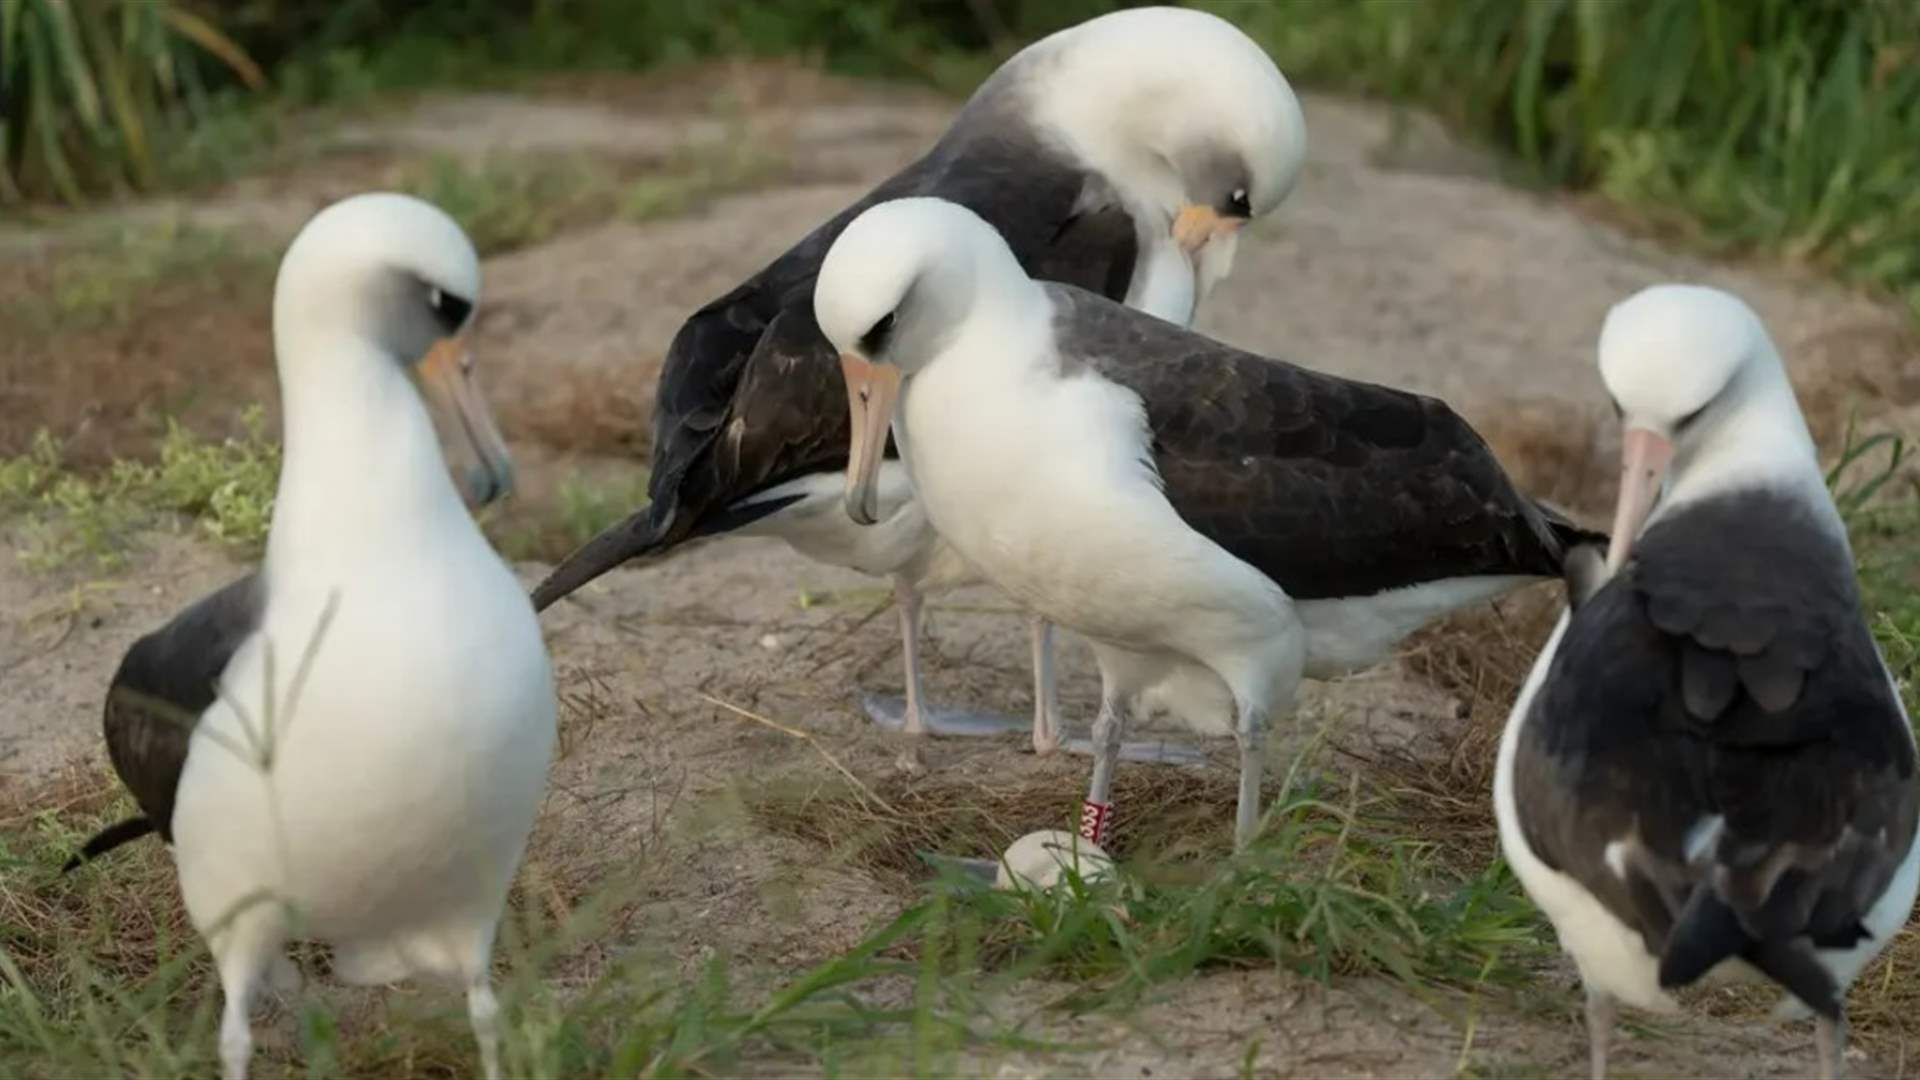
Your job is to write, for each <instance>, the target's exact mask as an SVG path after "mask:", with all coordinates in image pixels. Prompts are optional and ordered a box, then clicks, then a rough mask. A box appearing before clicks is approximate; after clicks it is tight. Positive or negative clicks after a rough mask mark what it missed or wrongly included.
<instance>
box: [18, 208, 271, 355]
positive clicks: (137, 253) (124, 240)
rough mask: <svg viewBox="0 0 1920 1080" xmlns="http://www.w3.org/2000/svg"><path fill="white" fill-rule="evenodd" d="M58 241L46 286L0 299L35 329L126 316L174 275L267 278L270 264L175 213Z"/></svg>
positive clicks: (82, 326) (85, 325)
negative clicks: (21, 296) (25, 295)
mask: <svg viewBox="0 0 1920 1080" xmlns="http://www.w3.org/2000/svg"><path fill="white" fill-rule="evenodd" d="M57 242H58V243H60V244H61V245H62V247H61V250H60V253H59V256H58V257H57V258H56V259H55V260H54V262H53V266H52V270H51V275H50V279H49V281H48V286H49V287H48V289H47V290H46V291H44V292H40V293H36V294H35V295H33V296H31V297H29V298H24V299H14V298H8V299H6V300H0V314H4V315H5V316H6V319H7V322H8V323H9V324H11V325H12V326H14V327H18V328H20V329H24V330H27V331H31V332H33V333H35V334H36V335H39V336H51V335H54V334H60V333H71V332H74V331H79V330H87V329H93V328H97V327H100V326H103V325H107V324H112V323H119V322H124V321H125V320H127V319H128V318H129V317H130V316H131V314H132V313H134V312H135V311H137V310H139V305H140V304H141V302H142V301H143V299H145V298H146V297H148V296H149V295H151V294H152V293H153V292H154V291H155V290H157V289H161V288H163V287H165V286H166V285H168V284H169V283H171V282H175V281H181V280H198V279H203V278H207V277H215V278H217V279H218V280H222V281H226V280H230V279H236V278H239V277H241V276H243V275H246V276H255V277H261V278H264V277H265V276H266V275H268V274H269V273H270V271H271V267H272V262H271V258H270V256H269V255H268V253H267V252H266V251H264V250H262V249H260V248H257V247H255V246H253V245H251V244H249V243H247V242H246V241H245V240H243V239H242V238H241V237H240V236H239V235H238V234H236V233H233V232H230V231H228V230H225V229H215V228H206V227H202V226H199V225H195V224H192V223H190V222H187V221H184V220H181V219H179V218H168V219H165V220H161V221H158V222H152V223H142V224H137V225H124V226H114V227H104V228H95V229H92V230H89V231H87V232H84V233H81V234H80V235H78V236H75V237H72V238H62V239H61V240H59V241H57Z"/></svg>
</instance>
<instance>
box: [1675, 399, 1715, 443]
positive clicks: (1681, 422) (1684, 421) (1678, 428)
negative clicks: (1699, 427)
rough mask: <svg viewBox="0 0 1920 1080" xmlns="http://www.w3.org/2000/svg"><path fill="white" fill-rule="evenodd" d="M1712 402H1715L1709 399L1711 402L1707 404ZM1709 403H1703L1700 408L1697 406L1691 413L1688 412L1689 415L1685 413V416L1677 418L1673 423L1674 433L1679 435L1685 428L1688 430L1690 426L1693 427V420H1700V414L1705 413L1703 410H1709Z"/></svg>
mask: <svg viewBox="0 0 1920 1080" xmlns="http://www.w3.org/2000/svg"><path fill="white" fill-rule="evenodd" d="M1711 404H1713V402H1711V401H1709V402H1707V405H1711ZM1707 405H1702V406H1700V407H1699V408H1697V409H1695V410H1693V411H1692V412H1690V413H1688V414H1687V415H1685V416H1683V417H1681V418H1680V419H1678V420H1676V421H1674V423H1673V433H1674V434H1675V435H1678V434H1680V433H1681V432H1683V431H1685V430H1687V428H1689V427H1691V426H1692V425H1693V422H1694V421H1695V420H1698V419H1700V414H1701V413H1703V412H1706V411H1707Z"/></svg>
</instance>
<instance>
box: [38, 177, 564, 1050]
mask: <svg viewBox="0 0 1920 1080" xmlns="http://www.w3.org/2000/svg"><path fill="white" fill-rule="evenodd" d="M479 288H480V264H479V260H478V258H477V257H476V256H475V254H474V250H473V246H472V245H471V244H470V243H469V242H468V241H467V238H466V236H465V235H464V234H463V233H462V232H461V231H460V228H459V226H457V225H455V224H454V223H453V221H452V220H451V219H449V218H448V217H447V216H446V215H445V214H443V213H441V212H440V211H439V210H437V209H435V208H434V207H432V206H429V205H427V204H426V203H423V202H421V201H419V200H417V199H413V198H410V197H407V196H403V195H387V194H376V195H361V196H357V197H354V198H351V199H347V200H345V201H343V202H339V203H336V204H334V205H333V206H331V207H328V208H327V209H325V210H323V211H321V212H320V213H319V214H318V215H317V216H315V217H314V219H313V220H312V221H310V222H309V223H308V224H307V226H306V227H305V228H304V229H302V230H301V232H300V235H299V236H298V237H296V238H295V240H294V241H293V244H292V246H291V247H289V248H288V249H287V253H286V257H285V259H284V260H283V261H282V262H281V264H280V272H279V278H278V281H277V283H276V285H275V291H274V307H273V334H274V350H275V353H276V356H277V360H278V367H279V376H280V388H281V396H282V400H283V407H284V420H285V424H284V427H285V440H286V441H285V448H286V453H285V460H284V464H283V466H282V468H281V474H280V485H279V490H278V493H277V494H276V496H275V501H274V508H273V524H272V529H271V531H270V533H269V535H268V540H267V553H266V559H265V562H264V564H263V565H262V566H261V568H260V569H259V571H258V572H256V573H253V574H250V575H248V576H246V577H244V578H242V579H241V580H239V581H236V582H234V583H233V584H231V585H228V586H227V587H225V588H223V589H221V590H219V591H218V592H215V593H213V594H212V595H211V596H208V597H206V598H205V599H203V600H201V601H199V602H198V603H196V604H194V605H193V606H192V607H190V608H188V609H187V610H186V611H184V612H182V613H181V614H180V615H178V616H177V617H175V618H174V620H173V621H172V622H170V623H168V624H167V625H165V626H163V627H161V628H160V629H159V630H157V631H155V632H153V633H151V634H149V635H147V636H146V637H143V638H141V639H140V640H139V641H137V642H135V643H134V645H133V647H132V648H131V649H129V650H128V651H127V654H126V657H125V659H123V660H122V661H121V664H120V668H119V670H118V671H117V672H116V673H115V674H114V678H113V684H112V687H111V689H110V691H109V693H108V697H107V703H106V709H105V713H106V720H105V727H106V739H107V750H108V753H109V755H110V756H111V758H112V760H113V766H114V769H115V771H116V772H118V773H119V775H120V778H121V780H122V781H123V782H124V783H125V784H126V785H127V788H128V789H129V790H130V791H131V792H132V793H133V795H134V798H135V800H136V801H137V802H138V803H139V805H140V810H141V816H140V817H137V818H135V819H133V820H131V821H128V822H124V823H122V824H120V825H117V826H114V827H112V828H110V829H108V830H106V831H105V832H104V833H102V834H101V835H99V836H97V837H95V838H94V839H93V840H91V841H90V842H88V844H87V845H86V847H85V848H84V849H83V851H82V853H81V854H80V855H79V856H78V857H76V860H75V861H76V862H78V861H83V860H85V859H90V858H93V857H95V856H98V855H100V854H101V853H103V852H105V851H107V850H109V849H111V848H113V847H115V846H118V845H119V844H122V843H125V842H126V841H128V840H131V839H134V838H137V837H139V836H142V835H145V834H146V833H149V832H153V833H158V834H159V835H160V836H161V837H162V838H163V839H166V840H169V841H171V842H172V844H173V854H174V860H175V863H176V864H177V867H178V869H179V874H180V890H181V893H182V895H183V897H184V898H185V900H186V906H187V911H188V914H189V915H190V916H191V918H192V920H193V924H194V926H195V928H196V929H198V930H199V931H200V933H201V934H202V935H203V936H205V937H206V938H207V943H208V946H209V947H210V948H211V950H212V952H213V956H214V961H215V964H216V966H217V967H218V969H219V975H220V984H221V988H222V990H223V991H224V993H225V997H226V1005H225V1011H224V1013H223V1016H222V1019H221V1024H220V1058H221V1063H222V1066H223V1068H224V1071H225V1073H226V1075H228V1076H230V1077H240V1076H244V1075H245V1074H246V1071H247V1064H248V1060H249V1058H250V1056H251V1048H252V1036H251V1033H250V1031H249V1030H248V1012H249V1007H250V1005H251V1004H252V1002H253V1000H254V998H255V995H256V993H257V992H258V990H259V989H260V987H261V984H262V981H263V979H265V978H267V977H268V975H269V973H270V972H280V973H282V974H284V973H285V972H286V971H287V970H288V968H289V966H290V965H289V962H288V961H287V959H286V957H285V955H284V948H285V945H286V944H287V943H288V942H289V941H290V940H293V939H296V938H298V939H311V940H318V941H324V942H327V943H329V944H331V945H332V946H333V950H334V971H335V972H336V973H337V974H338V975H339V976H340V977H341V978H342V979H343V980H345V981H347V982H352V983H359V984H381V983H388V982H392V981H395V980H398V979H403V978H407V977H409V976H413V975H428V976H435V977H440V978H446V979H451V980H455V981H457V982H458V983H459V985H461V986H463V987H464V988H465V989H466V992H467V1004H468V1011H469V1014H470V1017H471V1020H472V1024H473V1030H474V1035H475V1037H476V1038H477V1039H478V1041H479V1045H480V1056H481V1061H482V1064H483V1067H484V1070H485V1073H486V1075H487V1076H489V1077H496V1076H498V1075H499V1072H500V1068H499V1055H498V1049H497V1046H498V1037H497V1034H496V1021H495V1014H496V1012H497V1009H498V1006H497V1005H496V1003H495V999H494V995H493V991H492V989H491V987H490V970H489V969H490V964H491V958H492V953H493V941H494V932H495V929H496V927H497V925H498V923H499V920H500V914H501V911H502V908H503V905H504V904H505V901H506V896H507V887H508V885H509V883H510V882H511V880H512V878H513V874H514V870H515V868H516V866H517V865H518V864H519V861H520V856H521V852H522V851H523V849H524V848H525V846H526V842H527V835H528V832H529V830H530V829H531V828H532V825H533V819H534V814H535V811H536V809H537V808H538V804H539V800H540V796H541V792H542V790H543V788H544V786H545V783H546V772H547V765H548V761H549V759H550V758H551V756H552V748H553V740H554V708H555V705H554V692H553V681H552V674H551V671H550V669H549V664H548V659H547V652H546V647H545V645H544V643H543V642H542V640H541V636H540V627H539V623H538V620H537V619H536V617H535V615H534V613H533V608H532V605H531V604H529V603H528V601H527V596H526V593H525V591H524V590H523V589H522V588H521V586H520V584H519V583H518V582H517V581H516V580H515V578H514V576H513V574H512V572H511V571H510V570H509V569H508V568H507V566H506V564H505V563H503V562H502V561H501V559H500V557H499V556H498V555H496V554H494V552H493V549H492V548H490V547H489V546H488V545H487V541H486V539H485V538H484V537H483V536H482V535H481V534H480V530H479V528H478V527H477V526H476V525H475V524H474V521H473V519H472V517H470V516H469V514H468V512H467V509H466V507H465V506H464V505H463V504H462V502H461V497H460V493H459V492H457V491H456V490H455V487H454V484H453V482H452V480H451V478H450V476H449V472H448V465H447V459H446V458H445V457H443V456H442V452H441V447H440V445H439V442H438V441H437V440H436V438H435V433H434V426H433V422H432V420H431V419H430V417H429V413H428V408H427V405H428V404H431V405H433V406H434V408H435V409H436V411H439V412H441V413H443V414H444V415H443V417H442V419H443V420H444V421H445V423H444V427H445V429H446V433H447V441H448V443H449V444H450V447H449V448H450V449H453V450H455V451H459V452H460V453H461V455H462V456H463V457H465V458H466V460H465V461H464V462H463V465H464V471H463V480H464V483H465V485H466V487H467V490H468V494H469V495H470V496H471V497H472V498H473V499H474V500H475V501H476V502H486V501H489V500H491V499H493V498H495V497H496V496H498V495H500V494H502V493H504V492H505V491H506V490H507V489H508V487H509V485H510V483H511V466H510V462H509V459H508V457H507V452H506V447H505V445H504V444H503V443H502V442H501V439H500V436H499V433H498V432H497V431H496V430H495V428H494V425H493V421H492V419H491V417H490V415H489V413H488V411H487V408H486V405H485V403H484V402H483V400H482V399H481V397H480V393H479V390H478V389H477V388H476V386H475V384H474V381H473V378H472V361H471V359H470V358H469V355H468V352H467V347H466V342H465V334H466V331H467V329H468V327H469V326H471V324H472V316H473V310H474V304H475V303H476V302H477V300H478V298H479ZM423 397H424V398H425V401H424V402H423V400H422V399H423Z"/></svg>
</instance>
